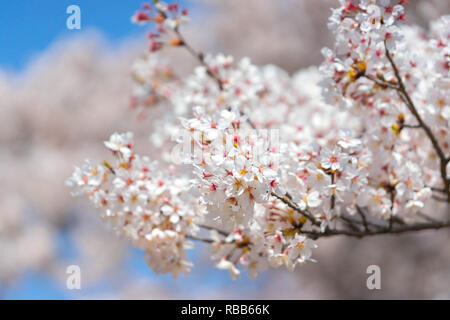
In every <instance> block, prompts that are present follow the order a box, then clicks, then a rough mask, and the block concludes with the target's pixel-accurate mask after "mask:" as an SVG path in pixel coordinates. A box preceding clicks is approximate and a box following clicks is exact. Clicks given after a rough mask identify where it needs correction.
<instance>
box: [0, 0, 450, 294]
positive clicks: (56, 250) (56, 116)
mask: <svg viewBox="0 0 450 320" xmlns="http://www.w3.org/2000/svg"><path fill="white" fill-rule="evenodd" d="M140 3H141V1H140V0H138V1H135V0H133V1H120V2H119V1H114V2H112V1H103V0H97V1H87V0H82V1H77V3H76V4H77V5H78V6H79V7H80V8H81V21H82V22H81V30H73V31H71V30H67V28H66V19H67V17H68V14H66V8H67V7H68V6H69V5H71V4H73V3H72V2H71V1H65V0H64V1H58V2H52V3H50V2H45V3H38V2H36V1H21V2H20V4H19V2H17V1H12V0H6V1H2V4H1V5H0V21H1V22H0V41H1V42H2V43H3V44H7V45H4V46H3V47H2V50H1V52H0V110H1V118H0V119H1V125H0V163H1V164H2V165H1V166H0V298H6V299H48V298H56V299H66V298H132V299H158V298H161V299H177V298H178V299H181V298H186V299H189V298H194V299H195V298H225V299H227V298H237V299H239V298H244V299H245V298H253V299H259V298H266V299H276V298H284V299H296V298H446V299H449V298H450V268H449V266H450V247H449V246H442V245H441V244H443V243H448V241H449V240H450V235H449V233H448V232H439V233H435V232H433V231H427V232H422V233H419V234H415V235H404V236H399V237H395V236H385V237H375V238H367V239H364V240H358V239H348V238H342V237H341V238H332V239H328V240H319V241H318V245H319V248H318V249H317V250H316V252H317V253H316V256H315V258H316V259H317V260H318V261H319V263H317V264H307V265H305V266H304V267H302V268H299V269H298V270H297V271H296V272H294V273H289V272H287V271H281V270H276V271H272V272H266V273H264V274H262V275H261V276H260V278H259V279H258V280H250V279H249V278H248V277H247V275H245V276H244V277H243V278H242V279H241V280H238V281H233V282H232V281H230V279H229V276H228V274H227V273H225V272H221V271H219V270H217V269H215V268H213V266H212V263H211V262H210V261H209V259H208V257H207V254H205V253H207V250H208V248H207V246H204V245H198V246H197V249H196V250H194V251H193V252H190V254H191V258H192V259H193V261H194V263H195V265H196V268H194V269H193V271H192V273H190V274H189V275H187V276H181V277H180V278H179V279H172V278H171V277H170V275H155V274H153V273H152V272H151V270H150V269H149V268H148V267H147V266H146V265H145V261H144V260H143V259H142V255H143V252H141V251H140V250H138V249H136V248H132V247H131V246H130V245H128V244H127V243H126V242H125V241H122V240H120V239H118V238H117V237H116V236H115V235H114V234H113V233H112V232H111V231H109V230H108V229H107V227H105V226H104V225H103V224H102V223H101V222H100V221H99V219H98V216H97V215H96V214H95V212H94V209H93V208H91V207H90V206H89V203H87V201H83V200H74V199H73V198H72V197H71V196H70V190H68V188H66V187H65V186H64V180H65V179H66V177H68V176H69V175H70V174H71V172H72V170H73V167H72V164H73V163H80V162H81V161H82V160H83V159H84V158H86V157H87V156H88V155H90V156H92V157H94V156H95V158H103V157H105V156H106V151H103V149H101V148H98V146H99V143H100V142H101V141H103V140H106V139H107V138H108V137H109V135H110V134H111V133H112V132H114V131H119V132H120V131H127V130H132V131H134V133H135V137H136V142H137V143H136V145H137V146H139V148H140V150H139V149H138V152H141V153H143V154H144V153H145V154H147V155H149V156H150V157H152V153H155V152H156V151H155V149H154V148H153V147H152V144H151V142H150V140H149V136H148V132H149V130H148V129H149V128H148V122H147V121H146V116H147V115H146V114H137V113H136V112H135V111H133V110H131V109H130V107H129V97H130V90H131V89H130V87H131V78H130V69H131V64H132V61H133V60H134V59H136V58H137V57H138V56H140V55H141V54H142V53H144V52H146V50H147V48H146V47H145V43H146V41H145V35H144V34H143V33H142V30H140V29H139V28H138V27H137V26H135V25H132V24H131V23H130V16H131V15H132V14H133V13H134V11H135V9H136V8H138V7H139V6H140ZM182 4H183V6H184V7H187V8H188V9H189V10H190V12H191V16H192V20H193V23H192V24H191V25H189V26H188V27H187V32H186V36H188V37H189V38H190V39H192V43H193V44H195V47H196V48H202V49H203V51H208V52H224V53H228V54H231V55H234V56H235V57H236V58H240V57H243V56H249V57H250V58H251V59H252V61H253V62H254V63H256V64H268V63H272V64H275V65H278V66H280V67H282V68H284V69H286V70H287V71H289V72H290V73H293V72H295V71H296V70H298V69H300V68H305V67H308V66H310V65H314V64H319V63H320V62H321V61H322V58H321V55H320V49H321V48H322V47H323V46H325V45H330V44H331V43H332V42H331V33H330V32H329V31H328V30H327V19H328V16H329V15H330V12H331V11H330V7H333V6H336V1H331V0H323V1H310V0H283V1H275V0H271V1H269V0H246V1H238V0H231V1H219V0H210V1H206V0H198V1H182ZM406 8H407V13H408V22H409V23H413V22H414V23H417V24H419V25H421V26H422V27H426V25H427V21H429V20H431V19H434V18H437V17H439V16H441V15H443V14H449V13H450V2H448V1H446V0H432V1H419V0H416V1H414V0H410V3H409V4H408V5H407V6H406ZM408 10H409V11H408ZM19 12H20V17H21V19H16V18H15V17H17V14H18V13H19ZM199 21H201V22H200V23H199ZM206 25H207V26H208V28H205V27H204V26H206ZM174 51H175V50H174ZM173 61H174V62H176V63H174V65H175V66H179V68H180V71H181V73H183V72H184V73H187V72H190V71H191V70H192V68H193V66H194V63H195V61H193V59H192V57H191V56H189V55H187V54H183V53H181V52H176V53H175V52H173ZM372 264H375V265H379V266H380V268H381V273H382V290H373V291H371V290H368V289H367V287H366V279H367V276H368V275H367V274H366V268H367V266H369V265H372ZM69 265H78V266H80V268H81V277H82V278H81V286H82V289H81V290H69V289H67V288H66V279H67V276H68V275H67V274H66V268H67V267H68V266H69Z"/></svg>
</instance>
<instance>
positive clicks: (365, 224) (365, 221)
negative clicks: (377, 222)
mask: <svg viewBox="0 0 450 320" xmlns="http://www.w3.org/2000/svg"><path fill="white" fill-rule="evenodd" d="M356 211H357V212H358V214H359V215H360V216H361V221H362V223H363V226H364V230H365V231H370V229H369V225H368V224H367V219H366V215H365V214H364V211H363V210H362V209H361V208H360V207H359V206H356Z"/></svg>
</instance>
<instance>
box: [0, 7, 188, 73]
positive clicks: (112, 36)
mask: <svg viewBox="0 0 450 320" xmlns="http://www.w3.org/2000/svg"><path fill="white" fill-rule="evenodd" d="M142 2H145V1H143V0H114V1H111V0H78V1H76V0H57V1H56V0H20V1H17V0H2V1H1V3H0V43H1V44H2V45H1V48H2V49H1V50H0V68H2V69H7V70H16V71H17V70H22V69H23V68H24V67H25V66H26V65H27V63H28V62H29V61H30V60H31V59H32V58H33V57H34V56H36V55H37V54H39V53H40V52H42V51H43V50H45V49H46V48H47V47H48V46H49V45H50V44H51V43H52V42H53V41H55V40H58V39H61V38H65V37H68V36H71V35H74V34H77V33H81V32H86V31H87V30H90V29H95V30H100V31H101V33H103V34H104V35H105V36H106V38H107V39H108V40H110V41H111V42H115V41H120V40H121V39H124V38H126V37H129V36H133V35H137V34H139V33H140V32H142V29H140V28H139V27H138V26H136V25H133V24H132V23H131V22H130V17H131V15H132V14H133V13H134V12H135V10H136V9H138V8H139V7H140V5H141V3H142ZM177 2H178V3H180V4H181V6H183V7H187V8H191V7H192V4H189V2H188V1H177ZM69 5H78V6H79V7H80V9H81V30H68V29H67V27H66V20H67V18H68V17H69V14H67V13H66V9H67V7H68V6H69Z"/></svg>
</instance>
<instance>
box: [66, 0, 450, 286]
mask: <svg viewBox="0 0 450 320" xmlns="http://www.w3.org/2000/svg"><path fill="white" fill-rule="evenodd" d="M404 2H405V1H402V0H400V1H395V4H390V2H389V1H383V0H381V1H379V4H375V3H372V2H370V3H368V2H367V1H355V0H351V1H341V7H339V8H337V9H333V12H332V16H331V17H330V19H329V24H328V26H329V28H330V29H331V30H332V31H333V33H334V34H335V39H336V40H335V45H334V49H328V48H324V49H323V50H322V54H323V55H324V57H325V61H324V62H323V63H322V65H321V66H320V67H319V68H318V69H316V68H310V69H306V70H301V71H299V72H298V73H296V74H295V75H294V76H292V77H291V76H289V75H288V74H287V73H285V72H284V71H283V70H281V69H279V68H277V67H275V66H271V65H268V66H263V67H257V66H255V65H253V64H252V63H251V62H250V60H249V59H248V58H245V59H242V60H241V61H239V62H237V63H236V62H235V61H234V60H233V58H232V57H230V56H225V55H222V54H219V55H216V56H212V55H205V54H204V53H202V52H201V51H198V50H196V49H194V48H193V47H192V45H191V44H190V43H189V41H188V40H187V39H186V38H185V37H184V36H183V34H182V32H181V28H182V25H183V24H184V23H185V22H187V21H188V20H189V19H188V12H187V11H186V10H180V9H179V7H178V5H177V4H170V5H168V4H164V3H162V2H159V1H156V2H155V4H154V6H153V7H152V6H150V5H149V4H144V5H143V7H142V10H139V11H137V12H136V14H135V15H134V16H133V18H132V20H133V21H134V22H136V23H138V24H145V25H150V26H151V27H152V28H153V29H152V31H150V32H149V33H148V39H149V48H150V51H151V53H150V54H149V55H147V56H146V57H144V58H141V59H139V60H137V61H136V63H135V64H134V66H133V79H134V91H133V96H132V105H133V106H134V107H136V108H146V109H148V110H151V111H152V112H151V114H152V117H151V118H152V128H154V130H153V132H152V142H153V144H154V145H155V146H158V147H159V148H160V150H161V152H160V154H158V155H154V156H152V158H155V159H154V160H150V158H148V157H145V156H140V155H138V154H136V153H135V152H134V149H133V147H134V145H133V134H132V133H130V132H128V133H123V134H119V133H114V134H113V135H112V136H111V137H110V139H109V141H106V142H105V146H106V147H107V148H108V149H109V150H111V152H112V155H113V161H109V160H108V161H103V162H101V163H94V162H91V161H86V162H85V164H84V165H83V166H82V167H79V168H78V167H77V168H76V169H75V172H74V174H73V176H72V177H71V178H69V180H68V182H67V183H68V185H70V186H72V187H74V189H75V191H74V194H75V195H80V194H83V195H87V196H88V197H89V199H90V200H91V201H92V202H93V203H94V205H95V206H96V207H98V208H100V209H101V216H102V217H103V218H104V219H105V220H106V221H108V222H109V223H110V224H111V225H112V226H113V227H114V229H115V230H117V231H118V232H119V233H120V234H122V235H124V236H126V237H128V238H129V239H130V240H131V241H133V243H134V244H135V245H137V246H138V247H140V248H142V249H144V250H145V252H146V260H147V263H148V264H149V266H150V267H151V268H152V269H153V271H155V272H157V273H172V274H173V276H175V277H176V276H177V275H178V274H179V273H180V272H184V273H186V272H189V270H190V268H191V266H192V263H191V262H189V261H188V260H187V258H186V249H189V248H192V246H193V242H192V241H191V240H198V241H203V242H207V243H210V244H211V248H212V253H211V256H212V259H213V260H214V261H215V263H216V266H217V267H218V268H220V269H227V270H228V271H229V272H230V274H231V276H232V278H236V277H238V276H239V275H240V272H241V271H240V269H242V268H243V267H245V268H248V272H249V275H250V276H251V277H257V276H258V272H259V271H260V270H263V269H265V268H267V267H268V266H271V267H279V266H281V265H285V266H286V267H287V268H288V269H289V270H294V268H295V267H296V265H298V264H303V263H305V262H306V261H309V260H313V259H312V249H314V248H315V247H316V244H315V241H314V240H316V239H318V238H321V237H331V236H336V235H346V236H352V237H359V238H362V237H367V236H375V235H380V234H401V233H405V232H417V231H420V230H427V229H441V228H448V227H450V221H449V220H448V214H449V204H450V178H449V176H450V175H449V173H448V171H449V170H450V168H449V162H450V157H449V153H450V152H449V148H450V145H449V141H450V139H449V126H450V95H449V92H450V91H449V89H450V88H449V87H450V79H449V69H450V51H449V47H448V42H449V38H450V17H449V16H444V17H442V18H440V19H439V20H437V21H435V22H433V23H432V24H431V31H430V33H429V34H425V33H424V32H422V31H421V30H419V29H418V28H415V27H408V26H406V25H402V23H403V21H404V20H405V19H406V15H405V13H404V9H403V6H402V4H403V3H404ZM166 47H177V48H182V49H185V50H186V51H187V52H188V53H190V54H191V55H192V56H193V57H194V58H195V59H197V61H198V63H199V66H198V67H197V68H196V69H195V72H194V73H193V74H192V75H190V76H188V77H187V78H185V79H181V78H180V77H179V76H177V75H176V72H175V70H176V64H175V65H174V66H171V65H170V64H168V63H167V62H165V61H164V60H163V58H162V57H161V56H160V55H159V54H158V53H156V51H161V50H163V49H165V48H166ZM424 57H426V59H424ZM156 160H158V161H156Z"/></svg>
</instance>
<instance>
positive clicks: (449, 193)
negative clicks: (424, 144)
mask: <svg viewBox="0 0 450 320" xmlns="http://www.w3.org/2000/svg"><path fill="white" fill-rule="evenodd" d="M384 48H385V50H386V57H387V59H388V60H389V63H390V64H391V66H392V69H393V70H394V74H395V77H396V79H397V81H398V84H399V86H398V88H397V89H396V91H397V94H398V96H399V97H400V99H401V100H402V101H403V102H404V103H405V104H406V106H407V107H408V109H409V110H410V111H411V113H412V114H413V115H414V117H415V118H416V120H417V122H418V123H419V124H418V125H419V126H420V127H421V128H422V129H423V130H424V131H425V134H426V135H427V137H428V139H429V140H430V141H431V144H432V145H433V148H434V150H435V151H436V154H437V156H438V157H439V160H440V172H441V177H442V180H443V182H444V186H445V188H444V189H445V192H446V197H447V202H449V203H450V180H449V179H448V178H447V168H446V167H447V162H448V159H447V158H446V156H445V154H444V151H443V150H442V148H441V146H440V145H439V142H438V141H437V139H436V137H435V136H434V134H433V132H432V131H431V129H430V127H428V125H427V124H426V123H425V122H424V121H423V119H422V117H421V116H420V114H419V112H418V111H417V108H416V106H415V105H414V102H413V101H412V99H411V97H410V96H409V94H408V92H407V91H406V88H405V85H404V83H403V80H402V77H401V76H400V72H399V70H398V68H397V65H396V64H395V62H394V60H393V58H392V56H391V54H390V52H389V49H388V48H387V46H386V41H384Z"/></svg>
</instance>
